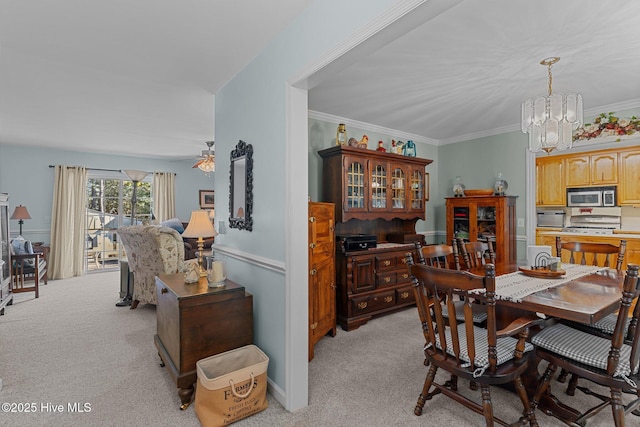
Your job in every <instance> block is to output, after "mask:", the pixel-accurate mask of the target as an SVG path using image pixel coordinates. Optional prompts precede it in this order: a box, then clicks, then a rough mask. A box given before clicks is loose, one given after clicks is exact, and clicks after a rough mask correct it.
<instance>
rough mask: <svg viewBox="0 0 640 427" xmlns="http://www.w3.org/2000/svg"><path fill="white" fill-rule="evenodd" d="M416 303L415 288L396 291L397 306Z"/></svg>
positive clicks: (407, 287) (406, 287)
mask: <svg viewBox="0 0 640 427" xmlns="http://www.w3.org/2000/svg"><path fill="white" fill-rule="evenodd" d="M410 302H411V303H412V302H415V295H414V293H413V286H405V287H403V288H398V289H396V303H397V304H405V303H410Z"/></svg>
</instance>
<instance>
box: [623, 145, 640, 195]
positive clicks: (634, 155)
mask: <svg viewBox="0 0 640 427" xmlns="http://www.w3.org/2000/svg"><path fill="white" fill-rule="evenodd" d="M618 156H619V167H620V185H618V204H619V205H621V206H624V205H640V148H638V147H635V148H633V149H630V150H624V151H620V152H619V153H618Z"/></svg>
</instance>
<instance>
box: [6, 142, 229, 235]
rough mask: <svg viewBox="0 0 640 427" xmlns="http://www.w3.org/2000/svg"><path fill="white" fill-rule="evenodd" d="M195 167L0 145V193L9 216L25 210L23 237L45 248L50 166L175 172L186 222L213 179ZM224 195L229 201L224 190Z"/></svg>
mask: <svg viewBox="0 0 640 427" xmlns="http://www.w3.org/2000/svg"><path fill="white" fill-rule="evenodd" d="M193 163H194V161H193V160H184V161H167V160H157V159H146V158H141V157H127V156H114V155H104V154H92V153H79V152H73V151H63V150H52V149H47V148H33V147H24V146H18V145H11V144H0V192H3V193H9V210H10V212H13V208H14V207H15V206H17V205H20V204H22V205H24V206H26V207H27V208H28V210H29V214H30V215H31V219H30V220H25V222H24V225H23V226H22V228H23V234H24V235H25V237H26V238H28V239H30V240H33V241H43V242H49V236H50V230H51V227H50V226H51V224H50V221H51V204H52V201H53V176H54V169H53V168H50V167H49V165H58V164H60V165H68V166H85V167H87V168H102V169H141V170H147V171H150V172H152V171H161V172H175V173H176V215H177V216H178V217H179V218H180V219H182V220H183V221H188V220H189V218H190V216H191V211H192V210H195V209H199V190H211V189H213V187H214V177H213V176H212V177H209V178H208V177H206V176H205V174H204V173H202V172H201V171H200V170H199V169H192V168H191V166H193ZM223 194H224V195H227V194H228V190H227V191H224V192H223ZM10 227H11V230H12V234H16V233H17V230H18V223H17V221H11V225H10Z"/></svg>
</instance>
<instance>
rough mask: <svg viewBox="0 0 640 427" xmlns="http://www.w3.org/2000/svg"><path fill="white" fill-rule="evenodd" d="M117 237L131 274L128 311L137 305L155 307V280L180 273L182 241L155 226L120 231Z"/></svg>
mask: <svg viewBox="0 0 640 427" xmlns="http://www.w3.org/2000/svg"><path fill="white" fill-rule="evenodd" d="M118 235H119V236H120V240H121V242H122V244H123V246H124V251H125V253H126V255H127V259H128V261H129V268H130V269H131V271H132V272H133V279H134V286H133V302H132V303H131V309H134V308H136V307H137V306H138V304H139V303H143V304H156V303H157V301H158V300H157V295H156V285H155V277H156V276H157V275H158V274H161V273H166V274H171V273H178V272H181V271H183V270H184V243H183V241H182V237H181V236H180V234H179V233H178V232H177V231H176V230H174V229H172V228H169V227H163V226H158V225H131V226H125V227H120V228H118Z"/></svg>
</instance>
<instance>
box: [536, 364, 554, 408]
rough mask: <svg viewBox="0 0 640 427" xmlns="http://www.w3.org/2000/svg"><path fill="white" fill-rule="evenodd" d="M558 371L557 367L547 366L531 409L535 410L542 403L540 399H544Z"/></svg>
mask: <svg viewBox="0 0 640 427" xmlns="http://www.w3.org/2000/svg"><path fill="white" fill-rule="evenodd" d="M556 369H558V367H557V366H555V365H552V364H551V363H549V366H547V369H546V370H545V371H544V374H542V378H541V379H540V383H539V384H538V389H537V390H536V394H535V395H534V396H533V399H531V407H532V408H533V409H536V407H537V406H538V403H539V402H540V398H541V397H542V395H543V394H544V392H545V391H547V388H549V383H550V382H551V378H553V374H555V373H556Z"/></svg>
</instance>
